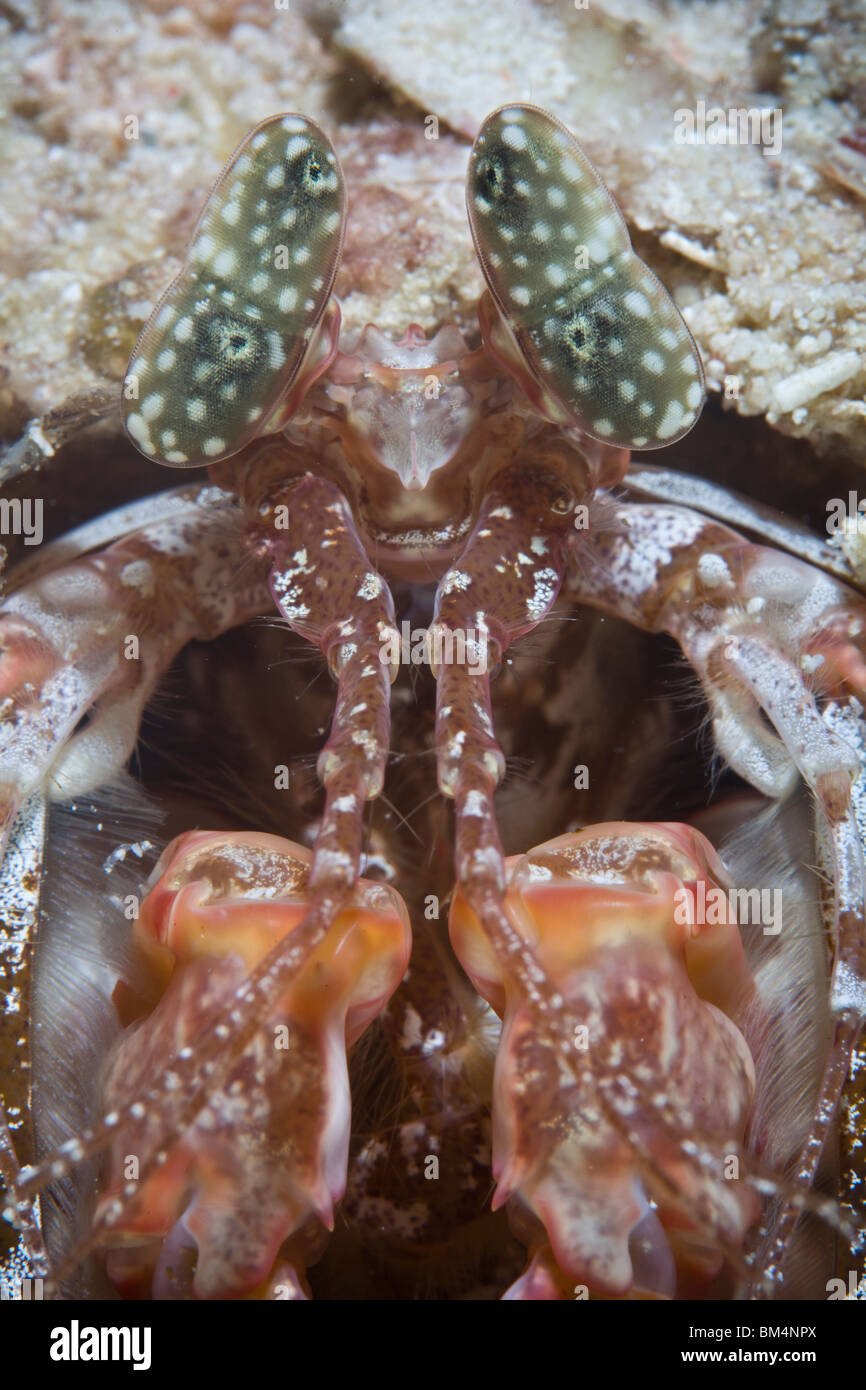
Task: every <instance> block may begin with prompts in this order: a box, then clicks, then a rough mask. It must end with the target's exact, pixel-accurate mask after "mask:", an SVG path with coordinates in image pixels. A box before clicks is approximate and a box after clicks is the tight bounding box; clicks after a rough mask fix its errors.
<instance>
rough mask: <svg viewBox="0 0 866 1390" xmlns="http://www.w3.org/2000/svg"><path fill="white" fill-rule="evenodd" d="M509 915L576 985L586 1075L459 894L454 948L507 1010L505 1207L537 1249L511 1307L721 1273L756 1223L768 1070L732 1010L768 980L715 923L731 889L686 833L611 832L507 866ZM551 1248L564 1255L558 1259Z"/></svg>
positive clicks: (498, 1169)
mask: <svg viewBox="0 0 866 1390" xmlns="http://www.w3.org/2000/svg"><path fill="white" fill-rule="evenodd" d="M507 864H508V870H509V874H508V889H507V893H506V900H505V901H506V908H507V912H508V915H509V916H510V918H511V920H512V922H513V923H514V925H515V926H516V927H517V928H518V930H519V931H520V932H521V934H522V935H523V936H524V938H525V939H526V940H527V941H528V942H530V943H531V944H532V946H533V947H534V949H535V952H536V955H537V957H538V959H539V961H540V963H541V964H542V966H543V967H544V969H545V970H546V971H547V973H548V975H549V977H550V978H551V979H552V980H554V981H555V982H556V983H557V985H558V986H559V988H560V989H561V991H562V995H563V998H564V1000H565V1004H566V1007H567V1008H568V1009H569V1010H570V1012H571V1015H572V1017H573V1018H574V1019H575V1021H576V1022H575V1037H574V1046H575V1049H576V1052H577V1055H578V1056H579V1057H580V1063H581V1065H580V1066H579V1067H578V1068H577V1069H575V1068H574V1067H573V1066H570V1065H569V1063H568V1061H567V1059H565V1058H563V1057H561V1056H560V1055H557V1054H556V1052H555V1051H554V1052H551V1049H550V1048H549V1047H548V1040H547V1039H546V1038H544V1037H541V1036H539V1034H538V1030H537V1028H536V1025H535V1019H534V1017H533V1015H532V1012H531V1011H530V1009H529V1008H528V1007H527V1004H526V1000H525V998H524V997H523V994H522V991H521V989H520V987H519V986H517V985H516V983H515V982H514V981H513V980H512V979H511V978H509V976H508V974H507V973H506V972H505V971H503V969H502V966H501V964H500V961H499V960H498V959H497V957H496V956H495V954H494V953H493V951H492V949H491V947H490V945H489V943H488V939H487V937H486V935H485V934H484V933H483V931H482V930H481V928H480V926H479V924H478V922H477V919H476V918H475V916H474V914H473V913H472V911H471V909H470V908H469V907H468V906H467V904H466V902H465V900H464V899H463V898H462V897H461V896H460V895H459V894H458V896H457V897H456V898H455V901H454V905H453V909H452V914H451V936H452V941H453V943H454V947H455V949H456V951H457V954H458V956H459V957H460V960H461V962H462V963H463V965H464V967H465V968H466V970H467V971H468V973H469V975H470V976H471V978H472V980H473V981H474V983H475V985H476V986H477V988H478V989H479V990H480V992H481V993H482V994H483V995H484V996H485V997H486V998H487V999H488V1000H489V1001H490V1002H491V1004H492V1005H493V1006H494V1008H495V1009H496V1010H497V1012H499V1013H501V1014H502V1016H503V1030H502V1040H501V1043H500V1048H499V1054H498V1057H497V1064H496V1078H495V1082H494V1101H493V1123H494V1155H493V1168H494V1175H495V1176H496V1177H497V1179H498V1186H497V1191H496V1195H495V1198H494V1205H497V1206H501V1205H502V1204H503V1203H505V1202H507V1203H508V1206H509V1213H510V1216H511V1219H512V1225H513V1226H514V1228H515V1231H516V1233H517V1234H518V1235H519V1236H520V1237H521V1238H522V1239H524V1240H525V1241H526V1243H527V1245H528V1246H529V1247H530V1249H531V1251H532V1255H531V1259H530V1268H529V1269H528V1270H527V1272H526V1274H525V1275H524V1277H523V1279H522V1280H521V1281H520V1282H519V1286H515V1287H514V1289H513V1290H512V1292H511V1296H512V1297H521V1298H525V1297H529V1298H535V1297H544V1298H548V1297H555V1296H557V1294H556V1292H555V1290H556V1288H557V1287H562V1288H565V1287H570V1286H572V1285H574V1284H575V1283H580V1284H585V1285H586V1286H587V1287H588V1289H589V1290H590V1291H591V1292H593V1293H600V1294H604V1295H622V1294H625V1293H627V1292H629V1291H630V1290H633V1289H635V1288H638V1287H639V1288H640V1289H641V1290H642V1292H644V1293H648V1294H650V1295H651V1296H660V1297H671V1296H673V1294H674V1292H675V1290H676V1286H677V1277H678V1274H684V1273H687V1274H690V1275H695V1274H696V1273H697V1274H700V1273H701V1272H702V1273H703V1274H704V1277H706V1276H709V1277H712V1275H714V1274H715V1273H716V1272H717V1271H718V1268H719V1266H720V1265H721V1261H722V1256H721V1254H720V1253H719V1248H718V1247H719V1243H720V1244H721V1245H722V1247H724V1245H726V1244H729V1245H732V1246H734V1247H735V1248H736V1247H739V1245H740V1243H741V1241H742V1238H743V1236H744V1234H745V1232H746V1230H747V1229H748V1227H749V1226H750V1224H751V1223H752V1222H753V1221H754V1219H755V1217H756V1216H757V1213H758V1203H757V1200H756V1198H755V1195H754V1193H753V1192H752V1191H751V1189H750V1188H749V1187H748V1186H747V1185H746V1184H745V1183H744V1182H739V1181H733V1180H729V1179H731V1178H732V1177H734V1176H743V1175H741V1174H740V1172H739V1160H738V1155H739V1152H740V1145H741V1143H742V1140H743V1136H744V1131H745V1126H746V1121H747V1118H748V1112H749V1107H750V1105H751V1101H752V1096H753V1091H754V1068H753V1065H752V1059H751V1056H750V1054H749V1049H748V1047H747V1045H746V1042H745V1040H744V1038H743V1036H742V1034H741V1033H740V1031H739V1029H738V1028H737V1027H736V1025H735V1024H734V1022H733V1021H732V1019H731V1017H729V1015H728V1013H727V1012H724V1011H723V1009H722V1007H720V1006H721V1005H722V1004H724V1005H725V1008H726V1009H728V1010H730V1009H733V1008H735V1007H742V1005H743V1004H744V1003H745V1002H746V1000H747V999H748V998H749V996H750V994H751V991H752V983H751V979H750V976H749V973H748V971H747V969H746V967H745V964H744V961H743V955H742V947H741V943H740V937H739V932H738V930H737V927H736V924H735V923H733V922H728V921H722V922H720V923H719V924H718V925H715V926H706V925H703V924H699V923H698V922H697V920H696V918H697V914H696V913H695V911H694V892H693V890H694V885H695V884H697V883H700V882H701V881H702V880H703V882H704V883H705V884H708V885H709V886H710V887H714V888H717V889H718V888H719V887H720V886H721V885H722V884H724V883H726V882H727V876H726V874H725V871H724V869H723V866H722V865H721V862H720V861H719V859H718V857H717V856H716V854H715V852H714V851H713V849H712V847H711V846H710V844H709V842H708V841H707V840H705V839H704V837H703V836H702V835H701V834H699V832H697V831H695V830H692V829H690V828H689V827H687V826H680V825H668V824H658V825H628V824H625V823H614V824H610V825H600V826H595V827H593V828H591V829H588V830H583V831H581V832H579V833H573V834H568V835H563V836H560V837H559V838H558V839H556V840H551V841H549V842H548V843H547V844H545V845H541V846H539V847H538V848H537V849H535V850H532V851H531V852H530V853H529V854H526V855H523V856H522V857H515V858H512V859H510V860H508V861H507ZM545 1252H547V1253H545Z"/></svg>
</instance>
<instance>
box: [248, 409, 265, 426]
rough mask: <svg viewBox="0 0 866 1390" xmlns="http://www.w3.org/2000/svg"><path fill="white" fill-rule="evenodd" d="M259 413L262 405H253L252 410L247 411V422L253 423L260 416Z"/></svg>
mask: <svg viewBox="0 0 866 1390" xmlns="http://www.w3.org/2000/svg"><path fill="white" fill-rule="evenodd" d="M261 413H262V407H261V406H260V405H254V406H253V408H252V410H249V411H247V423H248V424H250V425H252V424H254V423H255V422H256V420H258V419H259V418H260V416H261Z"/></svg>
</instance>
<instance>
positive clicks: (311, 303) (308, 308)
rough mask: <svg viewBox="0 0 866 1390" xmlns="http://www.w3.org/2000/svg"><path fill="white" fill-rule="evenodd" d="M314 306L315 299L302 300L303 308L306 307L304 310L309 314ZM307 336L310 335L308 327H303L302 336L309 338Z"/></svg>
mask: <svg viewBox="0 0 866 1390" xmlns="http://www.w3.org/2000/svg"><path fill="white" fill-rule="evenodd" d="M315 307H316V301H315V299H305V300H304V308H305V309H306V311H307V313H308V314H309V313H310V312H311V311H312V310H313V309H315ZM309 336H310V330H309V329H308V328H306V329H304V337H305V338H309Z"/></svg>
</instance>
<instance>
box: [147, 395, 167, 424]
mask: <svg viewBox="0 0 866 1390" xmlns="http://www.w3.org/2000/svg"><path fill="white" fill-rule="evenodd" d="M164 409H165V396H162V395H160V394H159V392H157V391H154V392H152V393H151V395H149V396H145V398H144V400H143V401H142V403H141V415H142V419H144V420H155V419H156V417H157V415H161V414H162V412H163V410H164Z"/></svg>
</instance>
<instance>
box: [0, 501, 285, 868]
mask: <svg viewBox="0 0 866 1390" xmlns="http://www.w3.org/2000/svg"><path fill="white" fill-rule="evenodd" d="M207 499H208V500H207V504H206V505H205V506H202V507H199V508H198V509H196V511H195V512H194V513H192V514H190V513H188V512H187V511H185V510H182V511H180V512H178V511H177V509H176V508H174V507H172V506H171V505H170V506H169V507H168V509H167V510H168V515H167V517H166V518H165V519H154V520H153V521H152V522H151V523H150V524H148V525H147V526H145V527H144V528H142V529H140V530H138V531H136V532H134V533H132V534H130V535H128V536H125V537H124V538H123V539H121V540H119V541H117V542H116V543H115V544H114V545H112V546H110V547H109V548H108V549H107V550H105V551H103V552H101V553H97V554H93V555H86V556H83V557H81V558H79V559H77V560H75V561H73V562H72V563H70V564H67V565H65V566H63V567H62V568H61V569H60V570H58V571H56V572H54V573H50V574H44V575H41V576H40V577H38V578H36V579H34V580H33V581H32V582H31V583H29V584H27V585H26V586H25V587H23V588H20V589H16V590H15V592H13V593H12V595H11V596H10V597H9V598H8V599H7V601H6V603H5V604H4V605H3V610H2V613H0V758H2V766H3V782H2V785H0V847H5V845H6V843H7V840H8V836H9V832H10V830H11V828H12V825H13V822H14V820H15V816H16V815H17V813H18V810H19V808H20V806H21V805H22V803H23V801H24V800H25V799H26V797H27V796H29V795H30V794H31V793H32V792H34V791H37V790H40V789H42V788H43V787H44V788H46V789H47V792H48V796H49V799H55V800H57V799H65V798H67V797H70V796H75V795H77V794H79V793H82V792H86V791H88V790H91V789H92V788H93V787H95V786H98V785H99V784H100V783H102V782H105V781H107V780H109V779H110V778H111V777H112V776H113V775H114V774H115V773H116V772H118V771H119V770H120V769H121V768H122V767H123V766H124V764H125V763H126V761H127V760H128V758H129V756H130V754H131V753H132V750H133V748H134V746H135V741H136V738H137V737H138V729H139V725H140V721H141V714H142V711H143V709H144V706H145V704H146V702H147V700H148V698H149V697H150V695H151V694H152V692H153V690H154V688H155V686H156V683H157V681H158V679H159V677H160V675H161V674H162V672H163V671H164V670H165V669H166V667H167V666H168V665H169V663H170V662H171V660H172V659H173V657H174V656H175V655H176V654H177V653H178V652H179V651H180V650H181V648H182V647H183V646H184V645H185V644H186V643H187V642H188V641H190V640H191V639H192V638H194V637H203V638H208V637H216V636H217V635H218V634H219V633H221V632H224V631H225V630H226V629H228V628H230V627H234V626H235V625H236V624H237V623H240V622H244V621H246V620H247V619H248V618H250V617H253V616H255V615H256V614H258V613H261V612H263V611H265V610H266V608H267V604H268V599H267V590H266V588H265V586H264V584H263V582H262V578H261V575H260V574H257V573H256V571H255V568H254V567H253V566H251V565H250V563H249V559H248V557H247V556H246V555H245V553H244V551H243V550H242V549H241V544H240V540H239V538H238V532H239V516H240V510H239V507H238V504H237V502H236V501H234V500H233V499H232V498H230V497H229V496H228V495H227V494H225V493H221V492H219V491H218V490H217V489H214V488H209V489H207ZM85 718H87V720H88V723H87V724H86V726H85V727H83V728H81V729H79V728H78V726H79V724H81V721H82V720H84V719H85Z"/></svg>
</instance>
